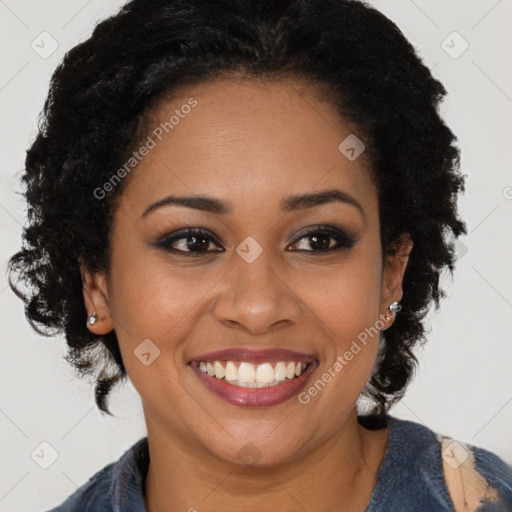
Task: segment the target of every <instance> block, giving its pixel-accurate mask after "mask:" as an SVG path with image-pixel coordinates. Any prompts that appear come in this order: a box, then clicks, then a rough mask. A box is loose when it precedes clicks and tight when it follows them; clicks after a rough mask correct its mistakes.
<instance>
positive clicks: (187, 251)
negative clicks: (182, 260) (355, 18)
mask: <svg viewBox="0 0 512 512" xmlns="http://www.w3.org/2000/svg"><path fill="white" fill-rule="evenodd" d="M155 245H156V246H158V247H163V248H164V249H166V250H167V251H170V252H175V253H181V254H182V255H183V256H202V255H203V254H206V253H211V252H224V249H218V250H209V248H210V247H211V246H212V245H216V246H217V247H218V246H219V245H220V243H219V242H218V240H217V239H216V238H215V237H214V236H213V235H212V234H211V233H209V232H208V231H206V230H203V229H199V228H187V229H182V230H180V231H178V232H177V233H173V234H171V235H165V236H163V237H162V238H160V239H159V240H158V241H157V242H156V244H155Z"/></svg>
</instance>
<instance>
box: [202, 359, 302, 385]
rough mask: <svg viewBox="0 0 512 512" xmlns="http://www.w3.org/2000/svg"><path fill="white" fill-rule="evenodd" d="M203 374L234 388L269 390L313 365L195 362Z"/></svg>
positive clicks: (296, 363)
mask: <svg viewBox="0 0 512 512" xmlns="http://www.w3.org/2000/svg"><path fill="white" fill-rule="evenodd" d="M193 364H194V366H196V367H198V368H199V369H200V370H201V371H202V372H203V373H205V374H207V375H209V376H210V377H214V378H215V379H218V380H222V381H224V382H226V383H228V384H231V385H232V386H238V387H243V388H268V387H273V386H277V385H279V384H282V383H285V382H289V381H292V380H294V379H296V378H298V377H300V376H301V375H302V374H303V373H304V372H305V371H306V370H307V368H308V366H309V365H310V364H311V363H304V362H295V361H278V362H273V363H272V362H264V363H261V364H254V363H250V362H247V361H194V363H193Z"/></svg>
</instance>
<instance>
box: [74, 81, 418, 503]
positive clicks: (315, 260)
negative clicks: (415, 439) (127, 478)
mask: <svg viewBox="0 0 512 512" xmlns="http://www.w3.org/2000/svg"><path fill="white" fill-rule="evenodd" d="M178 92H179V93H178V94H177V95H176V96H175V97H174V98H173V99H172V100H163V101H161V102H160V103H159V104H158V105H156V107H155V108H154V109H153V112H152V114H151V119H150V123H149V124H148V126H150V127H156V126H158V124H159V123H160V122H164V121H166V120H168V119H169V118H170V116H171V115H172V114H173V112H174V110H175V109H179V108H180V107H181V105H183V104H184V103H186V101H187V100H188V98H190V97H193V98H195V99H196V100H197V102H198V104H197V106H196V107H195V108H194V109H192V110H191V112H190V113H189V114H188V115H186V116H185V117H184V118H183V119H180V122H179V124H178V125H176V126H175V127H174V129H173V130H172V131H171V132H170V133H169V134H168V135H166V136H165V137H164V138H163V139H162V141H161V142H159V143H158V145H157V146H156V147H155V148H154V149H152V150H151V151H150V154H149V155H148V156H146V157H145V158H144V159H143V160H142V162H140V164H139V165H138V166H137V168H136V169H135V170H134V171H133V173H132V174H131V175H130V177H129V182H128V183H127V186H126V189H125V190H124V192H123V194H122V196H121V197H120V202H119V206H118V209H117V211H116V213H115V216H114V221H113V229H112V240H111V246H112V253H111V260H110V265H109V269H108V270H107V271H106V272H95V273H92V272H89V271H88V270H87V269H86V268H85V266H83V265H82V272H83V289H84V300H85V304H86V307H87V311H88V312H89V314H92V313H93V312H97V314H98V316H99V317H100V321H99V322H97V323H96V324H95V325H93V326H89V329H90V330H91V331H93V332H94V333H96V334H105V333H107V332H109V331H111V330H112V329H115V331H116V334H117V337H118V339H119V344H120V349H121V353H122V357H123V361H124V364H125V366H126V369H127V372H128V375H129V377H130V379H131V381H132V382H133V385H134V386H135V388H136V389H137V391H138V392H139V393H140V396H141V399H142V403H143V408H144V414H145V420H146V424H147V431H148V439H149V448H150V458H151V462H150V467H149V472H148V476H147V479H146V484H145V500H146V506H147V509H148V511H149V512H167V511H169V512H170V511H173V512H174V511H186V510H190V509H192V510H194V509H196V510H198V511H200V512H203V511H216V512H223V511H228V510H246V511H254V512H256V511H261V510H263V509H264V507H265V506H267V507H268V505H269V504H272V508H273V509H276V510H282V511H290V512H291V511H303V510H315V511H333V510H336V511H351V512H354V511H364V509H365V507H366V505H367V504H368V501H369V499H370V495H371V492H372V489H373V487H374V486H375V482H376V473H377V471H378V468H379V465H380V463H381V461H382V458H383V456H384V452H385V448H386V442H387V435H388V431H387V429H383V430H379V431H370V430H367V429H365V428H363V427H362V426H361V425H359V424H358V422H357V415H356V409H355V403H356V400H357V399H358V397H359V395H360V393H361V391H362V389H363V388H364V386H365V384H366V382H367V380H368V379H369V377H370V375H371V372H372V369H373V367H374V363H375V359H376V355H377V345H378V337H377V336H375V337H373V338H369V342H368V344H367V345H366V346H364V348H363V349H362V350H361V351H360V352H359V353H358V354H357V355H355V356H354V358H353V359H352V360H351V361H350V362H348V363H347V364H346V365H345V366H344V367H343V369H342V370H341V371H339V372H337V373H336V377H335V378H333V379H332V381H331V382H330V383H328V384H327V385H326V386H325V387H324V388H323V389H322V390H321V392H319V393H318V394H317V395H316V396H315V397H313V398H311V400H310V402H309V403H307V404H302V403H300V402H299V401H298V400H297V397H294V398H292V399H290V400H287V401H286V402H284V403H281V404H278V405H275V406H270V407H262V408H248V407H239V406H235V405H232V404H229V403H227V402H225V401H224V400H222V399H221V398H219V397H217V396H216V395H214V394H213V393H212V392H210V391H209V390H208V389H207V388H206V387H204V385H203V384H202V383H201V382H200V381H199V379H198V378H197V376H196V375H195V374H194V372H193V371H192V369H191V368H190V367H189V366H188V365H187V364H186V362H187V361H188V360H190V359H191V358H194V357H196V356H199V355H201V354H204V353H206V352H209V351H212V350H217V349H224V348H233V347H240V346H244V347H249V348H254V349H261V348H288V349H291V350H295V351H298V352H303V353H307V354H314V355H315V357H316V358H317V359H318V362H319V367H318V368H317V369H316V370H315V372H314V374H313V375H312V376H311V378H310V380H309V383H308V386H309V385H310V384H311V383H314V382H315V381H316V380H317V379H319V378H321V376H322V374H324V373H325V372H326V371H327V369H328V368H329V367H332V365H333V363H334V362H335V361H336V358H337V357H338V356H343V354H344V353H345V352H346V351H347V350H348V349H349V347H350V345H351V343H352V341H353V340H356V339H357V337H358V335H359V334H360V333H361V332H363V331H364V329H365V328H368V327H371V326H374V325H375V324H376V322H377V321H378V320H379V319H381V320H382V319H383V318H384V320H383V322H382V324H380V325H381V327H382V329H387V328H388V327H389V326H390V325H391V324H392V322H393V316H392V315H391V316H390V315H388V316H385V315H386V311H387V310H388V307H389V305H390V304H391V303H392V302H393V301H400V300H401V298H402V279H403V275H404V271H405V269H406V265H407V261H408V256H409V253H410V251H411V250H412V246H413V243H412V241H411V240H410V237H408V236H407V234H404V235H403V236H402V237H401V238H400V239H399V240H398V241H397V244H396V248H397V252H396V254H395V255H394V256H389V257H387V259H386V261H385V264H384V265H383V264H382V254H381V247H380V235H379V222H380V219H379V212H378V195H377V189H376V187H375V185H374V184H373V182H372V180H371V178H370V174H369V171H368V167H367V166H368V162H367V161H366V159H365V154H364V153H363V155H361V156H360V157H359V158H357V159H356V160H354V161H349V160H348V159H347V158H346V157H345V156H344V155H343V154H342V153H341V152H340V151H339V150H338V145H339V144H340V142H341V141H343V140H344V139H345V138H346V137H347V136H348V135H349V134H351V133H355V134H357V133H358V132H357V129H356V128H355V127H354V126H351V125H350V124H349V123H348V122H346V121H345V120H343V119H341V118H340V116H339V115H338V114H337V113H336V112H335V110H334V109H333V107H332V106H331V105H330V104H329V103H327V102H324V101H322V100H321V99H320V97H319V95H318V90H316V89H315V87H314V86H313V85H312V84H309V83H305V82H304V83H303V82H300V81H298V80H297V81H293V82H292V81H282V82H273V83H268V82H267V83H264V82H257V81H255V80H249V79H237V80H229V79H219V80H215V81H210V82H208V83H204V84H199V85H194V86H188V87H185V88H183V89H181V90H180V91H178ZM359 138H362V136H360V137H359ZM331 188H337V189H340V190H342V191H344V192H346V193H348V194H350V195H351V196H352V197H353V198H355V199H356V200H357V202H358V203H359V204H360V205H361V207H362V210H363V213H361V212H360V211H359V210H358V209H357V208H356V207H354V206H352V205H350V204H347V203H342V202H329V203H326V204H322V205H318V206H315V207H312V208H307V209H301V210H297V211H292V212H287V213H283V212H281V211H280V209H279V207H280V206H279V205H280V202H281V200H282V199H283V198H284V197H286V196H288V195H291V194H302V193H312V192H317V191H320V190H325V189H331ZM169 194H178V195H182V194H183V195H191V194H200V195H208V196H213V197H215V198H218V199H221V200H222V201H225V202H228V203H231V206H232V212H231V213H228V214H216V213H208V212H204V211H199V210H195V209H191V208H187V207H183V206H176V205H168V206H165V207H161V208H158V209H155V210H153V212H151V213H149V214H148V215H147V216H145V217H142V214H143V212H144V211H145V209H146V208H147V207H148V206H149V205H150V204H152V203H154V202H155V201H158V200H160V199H162V198H164V197H165V196H167V195H169ZM332 223H337V224H338V225H339V226H340V227H341V228H342V229H343V230H345V231H347V232H350V233H353V234H355V235H356V237H357V242H356V243H355V245H354V246H353V247H351V248H341V249H340V250H337V251H331V252H325V249H324V252H323V253H314V252H313V249H315V248H318V247H319V246H318V245H314V244H313V245H312V243H311V241H310V240H309V239H308V237H307V236H304V235H302V233H301V235H302V237H298V236H296V235H294V234H295V233H297V232H298V230H302V229H303V228H306V227H308V226H313V225H316V224H320V225H325V224H332ZM188 224H189V225H190V226H192V227H198V228H203V229H204V230H206V231H207V232H211V233H212V234H214V235H215V236H216V237H217V238H218V239H219V240H220V241H221V244H217V243H216V242H215V241H211V242H210V243H209V244H208V243H207V242H205V244H206V245H205V246H204V247H205V248H206V250H208V251H211V252H210V253H202V254H203V255H201V256H199V257H187V256H186V254H185V255H180V254H173V253H172V252H169V251H168V250H166V249H164V248H159V247H155V246H154V245H152V244H154V242H155V241H156V240H157V239H158V238H159V237H161V236H162V235H164V234H167V233H171V232H173V231H177V230H179V229H182V228H185V227H186V226H187V225H188ZM248 236H250V237H253V238H254V239H255V240H256V241H257V242H258V243H259V245H260V246H261V247H262V249H263V252H262V254H261V255H260V256H259V257H258V258H257V259H256V260H255V261H254V262H252V263H250V264H249V263H247V262H246V261H244V260H243V259H242V258H241V257H240V256H239V255H238V253H237V252H236V248H237V246H238V245H240V244H241V242H242V241H243V240H244V239H245V238H246V237H248ZM324 236H325V237H328V236H329V235H324ZM324 240H325V239H324ZM327 241H328V242H327V243H329V244H330V245H329V246H334V245H336V242H337V240H336V239H331V238H327ZM199 246H200V244H199ZM320 246H321V245H320ZM173 247H174V248H178V249H181V250H183V251H186V250H187V245H186V239H182V240H181V241H177V242H175V243H174V245H173ZM195 247H196V250H197V245H196V246H195ZM219 248H222V249H224V251H222V252H215V251H216V250H218V249H219ZM189 250H190V249H189ZM182 254H183V253H182ZM148 338H149V339H150V340H151V341H152V342H153V343H154V344H155V345H156V346H157V347H158V348H159V350H160V356H159V357H157V358H156V359H155V360H154V361H153V362H152V363H151V364H150V365H148V366H146V365H144V364H142V363H141V361H140V360H139V359H138V358H137V357H135V355H134V350H135V349H136V348H137V346H138V345H139V344H140V343H141V342H142V340H145V339H148ZM244 447H245V448H244ZM242 448H244V449H245V450H249V451H250V453H252V454H253V461H254V463H253V464H252V465H250V466H247V465H244V462H243V461H242V460H241V459H240V456H239V455H238V452H239V450H241V449H242Z"/></svg>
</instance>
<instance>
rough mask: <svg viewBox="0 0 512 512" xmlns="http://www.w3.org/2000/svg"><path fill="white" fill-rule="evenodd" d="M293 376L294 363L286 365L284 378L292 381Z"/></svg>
mask: <svg viewBox="0 0 512 512" xmlns="http://www.w3.org/2000/svg"><path fill="white" fill-rule="evenodd" d="M294 375H295V363H293V362H291V363H288V364H287V365H286V378H287V379H293V376H294Z"/></svg>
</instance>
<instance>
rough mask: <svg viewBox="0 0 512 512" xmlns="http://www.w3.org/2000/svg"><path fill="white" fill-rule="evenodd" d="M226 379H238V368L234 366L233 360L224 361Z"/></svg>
mask: <svg viewBox="0 0 512 512" xmlns="http://www.w3.org/2000/svg"><path fill="white" fill-rule="evenodd" d="M225 377H226V380H237V379H238V369H237V367H236V366H235V363H233V361H228V362H227V363H226V375H225Z"/></svg>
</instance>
